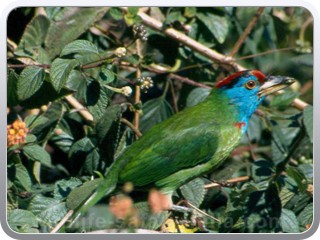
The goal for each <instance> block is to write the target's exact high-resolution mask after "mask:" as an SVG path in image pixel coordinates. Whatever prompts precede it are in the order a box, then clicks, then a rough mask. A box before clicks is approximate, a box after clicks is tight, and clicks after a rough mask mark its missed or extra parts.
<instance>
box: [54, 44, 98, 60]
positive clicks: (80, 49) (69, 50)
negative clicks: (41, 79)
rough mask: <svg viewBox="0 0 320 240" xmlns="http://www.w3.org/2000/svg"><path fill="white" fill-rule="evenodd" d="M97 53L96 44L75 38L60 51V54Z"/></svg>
mask: <svg viewBox="0 0 320 240" xmlns="http://www.w3.org/2000/svg"><path fill="white" fill-rule="evenodd" d="M92 53H93V54H99V50H98V48H97V46H96V45H94V44H93V43H91V42H89V41H87V40H75V41H73V42H71V43H69V44H67V45H66V46H65V47H64V48H63V49H62V51H61V53H60V56H61V57H62V56H65V55H69V54H81V55H83V54H92Z"/></svg>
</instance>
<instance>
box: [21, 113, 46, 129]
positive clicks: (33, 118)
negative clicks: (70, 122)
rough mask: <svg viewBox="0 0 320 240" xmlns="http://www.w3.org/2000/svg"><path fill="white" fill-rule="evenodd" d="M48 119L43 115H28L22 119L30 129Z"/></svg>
mask: <svg viewBox="0 0 320 240" xmlns="http://www.w3.org/2000/svg"><path fill="white" fill-rule="evenodd" d="M47 121H49V119H48V118H46V117H44V116H43V115H33V114H31V115H29V116H27V117H26V118H25V119H24V122H25V123H26V126H27V128H29V129H32V128H34V127H36V126H38V125H41V124H45V123H46V122H47Z"/></svg>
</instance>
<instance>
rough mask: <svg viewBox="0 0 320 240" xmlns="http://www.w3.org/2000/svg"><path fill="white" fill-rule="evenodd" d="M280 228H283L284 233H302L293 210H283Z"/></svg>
mask: <svg viewBox="0 0 320 240" xmlns="http://www.w3.org/2000/svg"><path fill="white" fill-rule="evenodd" d="M280 226H281V228H282V231H283V232H286V233H298V232H300V229H299V222H298V220H297V217H296V215H295V214H294V212H292V211H291V210H288V209H285V208H283V209H282V210H281V216H280Z"/></svg>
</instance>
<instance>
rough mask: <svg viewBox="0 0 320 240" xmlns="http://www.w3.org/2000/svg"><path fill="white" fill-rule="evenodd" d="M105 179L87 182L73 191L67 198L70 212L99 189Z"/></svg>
mask: <svg viewBox="0 0 320 240" xmlns="http://www.w3.org/2000/svg"><path fill="white" fill-rule="evenodd" d="M102 181H103V179H100V178H99V179H94V180H92V181H89V182H85V183H84V184H83V185H82V186H80V187H77V188H75V189H73V190H72V191H71V192H70V194H69V195H68V197H67V201H66V206H67V208H68V209H70V210H74V209H77V208H78V207H80V205H81V204H82V203H83V202H84V201H85V200H87V198H88V197H89V196H90V195H91V194H92V193H93V192H94V191H95V190H96V189H97V187H98V186H99V185H100V183H101V182H102Z"/></svg>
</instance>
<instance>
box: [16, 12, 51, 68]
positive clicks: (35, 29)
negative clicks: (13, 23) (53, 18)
mask: <svg viewBox="0 0 320 240" xmlns="http://www.w3.org/2000/svg"><path fill="white" fill-rule="evenodd" d="M49 26H50V20H49V19H48V18H47V17H46V16H44V15H37V16H36V17H34V18H33V19H32V20H31V22H30V23H29V24H28V26H27V27H26V29H25V31H24V32H23V35H22V37H21V40H20V42H19V45H18V47H17V49H16V51H15V54H16V55H18V56H27V57H32V58H34V59H36V60H38V62H40V63H45V62H46V61H39V59H41V58H43V57H41V56H39V55H46V53H45V51H44V49H43V48H42V45H43V43H44V40H45V37H46V35H47V32H48V29H49ZM45 58H46V57H45Z"/></svg>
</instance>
